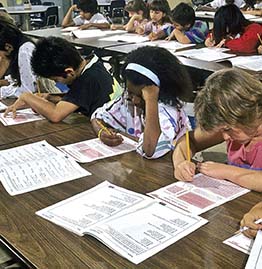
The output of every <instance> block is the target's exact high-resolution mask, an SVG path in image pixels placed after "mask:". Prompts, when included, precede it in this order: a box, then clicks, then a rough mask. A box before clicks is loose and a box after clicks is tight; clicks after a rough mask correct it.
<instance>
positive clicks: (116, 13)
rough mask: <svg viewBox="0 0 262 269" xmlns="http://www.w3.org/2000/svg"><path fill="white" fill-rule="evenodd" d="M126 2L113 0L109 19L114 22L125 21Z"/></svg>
mask: <svg viewBox="0 0 262 269" xmlns="http://www.w3.org/2000/svg"><path fill="white" fill-rule="evenodd" d="M125 5H126V2H125V0H113V1H112V2H111V4H110V10H109V17H110V18H111V19H112V21H113V22H114V21H116V20H123V19H124V18H125V15H126V14H125Z"/></svg>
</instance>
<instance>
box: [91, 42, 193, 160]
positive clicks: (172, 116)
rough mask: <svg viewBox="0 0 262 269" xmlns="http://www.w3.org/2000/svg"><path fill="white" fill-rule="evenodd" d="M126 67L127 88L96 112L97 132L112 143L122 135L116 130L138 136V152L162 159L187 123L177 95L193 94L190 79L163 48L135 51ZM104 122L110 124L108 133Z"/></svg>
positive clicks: (183, 130)
mask: <svg viewBox="0 0 262 269" xmlns="http://www.w3.org/2000/svg"><path fill="white" fill-rule="evenodd" d="M125 66H126V67H125V71H124V77H125V79H126V86H127V91H125V92H124V94H123V95H122V96H121V97H120V98H119V99H117V100H115V101H114V102H109V103H107V104H105V105H104V106H103V107H101V108H98V109H97V110H96V111H95V112H94V113H93V115H92V117H91V122H92V125H93V128H94V131H95V132H96V134H98V136H99V138H100V139H101V141H102V142H103V143H105V144H107V145H109V146H116V145H119V144H121V143H122V140H123V139H122V136H121V135H118V134H116V133H115V131H114V129H116V130H119V131H121V132H125V133H127V134H129V135H131V136H133V137H135V138H137V139H138V141H139V142H138V144H139V145H138V148H137V151H138V153H139V154H141V155H142V156H144V157H146V158H159V157H161V156H163V155H164V154H166V153H167V152H169V151H170V150H171V149H172V148H173V142H174V140H177V139H178V138H179V137H181V136H182V135H183V134H184V133H185V130H186V128H187V127H188V126H189V121H188V118H187V116H186V115H185V113H184V111H183V109H182V105H181V102H180V99H179V98H180V97H181V98H182V97H183V96H189V95H190V93H191V91H192V84H191V80H190V78H189V75H188V73H187V72H186V70H185V69H184V67H183V66H182V65H180V63H179V61H178V60H177V58H176V57H175V56H174V55H172V54H171V53H170V52H169V51H167V50H165V49H163V48H159V47H149V46H145V47H142V48H138V49H136V50H134V51H132V52H131V53H130V54H128V57H127V60H126V63H125ZM98 122H100V123H98ZM101 123H102V124H104V125H107V126H110V128H109V129H108V130H109V132H108V130H105V129H104V128H101ZM111 128H112V129H111Z"/></svg>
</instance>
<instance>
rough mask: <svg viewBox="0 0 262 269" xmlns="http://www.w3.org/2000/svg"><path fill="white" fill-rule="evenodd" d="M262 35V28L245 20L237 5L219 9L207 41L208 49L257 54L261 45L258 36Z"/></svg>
mask: <svg viewBox="0 0 262 269" xmlns="http://www.w3.org/2000/svg"><path fill="white" fill-rule="evenodd" d="M258 34H259V35H262V26H261V25H260V24H258V23H252V22H249V21H248V20H246V19H245V17H244V15H243V14H242V12H241V11H240V9H239V8H238V7H237V6H235V5H226V6H223V7H221V8H219V9H218V11H217V12H216V14H215V18H214V28H213V31H212V34H209V36H208V37H207V39H206V41H205V45H206V46H207V47H214V46H216V47H223V46H225V47H227V48H229V49H231V50H232V51H235V52H240V53H249V54H251V53H256V52H257V47H258V45H259V40H258V36H257V35H258Z"/></svg>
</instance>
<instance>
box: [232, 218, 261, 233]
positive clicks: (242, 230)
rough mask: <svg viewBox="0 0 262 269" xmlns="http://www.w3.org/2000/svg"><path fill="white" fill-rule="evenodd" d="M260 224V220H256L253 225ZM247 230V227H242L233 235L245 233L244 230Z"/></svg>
mask: <svg viewBox="0 0 262 269" xmlns="http://www.w3.org/2000/svg"><path fill="white" fill-rule="evenodd" d="M261 222H262V219H258V220H256V221H255V222H254V223H255V224H260V223H261ZM248 229H249V227H247V226H243V227H241V228H240V229H239V230H238V231H236V232H235V233H234V234H239V233H243V232H244V231H246V230H248Z"/></svg>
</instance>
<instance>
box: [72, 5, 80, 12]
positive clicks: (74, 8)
mask: <svg viewBox="0 0 262 269" xmlns="http://www.w3.org/2000/svg"><path fill="white" fill-rule="evenodd" d="M70 9H71V11H72V12H73V11H78V8H77V5H72V6H71V7H70Z"/></svg>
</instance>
